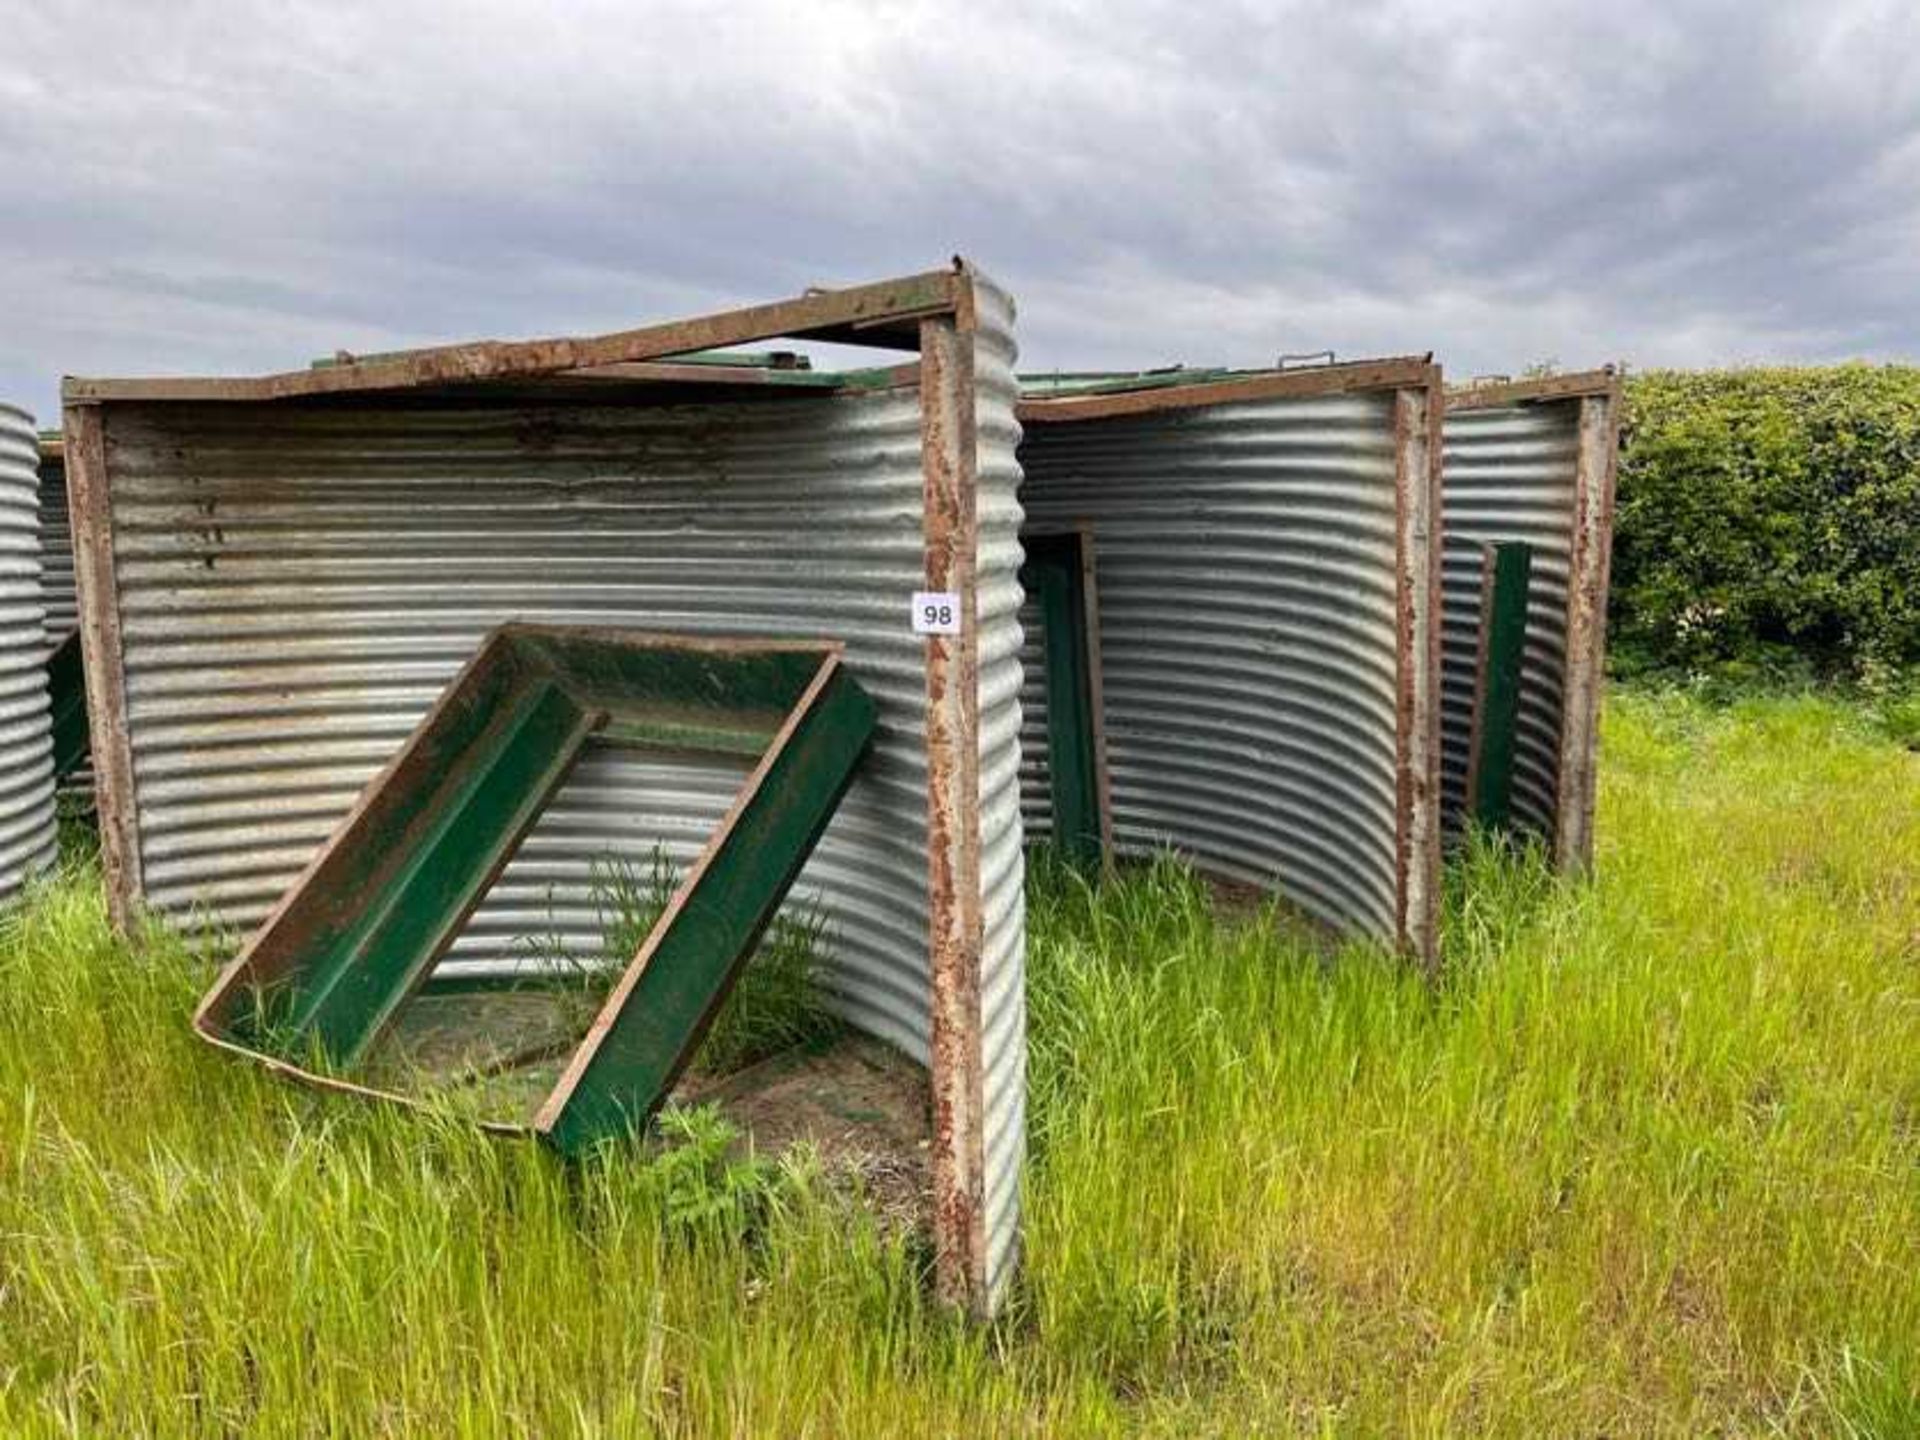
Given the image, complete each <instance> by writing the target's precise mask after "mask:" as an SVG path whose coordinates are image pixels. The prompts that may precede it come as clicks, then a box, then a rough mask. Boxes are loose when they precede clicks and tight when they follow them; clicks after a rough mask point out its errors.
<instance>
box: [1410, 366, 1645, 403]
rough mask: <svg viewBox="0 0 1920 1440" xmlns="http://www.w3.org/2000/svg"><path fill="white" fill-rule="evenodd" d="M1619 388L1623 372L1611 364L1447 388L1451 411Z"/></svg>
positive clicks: (1568, 396) (1613, 390)
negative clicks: (1574, 370) (1588, 368)
mask: <svg viewBox="0 0 1920 1440" xmlns="http://www.w3.org/2000/svg"><path fill="white" fill-rule="evenodd" d="M1619 388H1620V374H1619V371H1618V370H1616V369H1615V368H1614V367H1613V366H1611V365H1605V366H1602V367H1601V368H1600V369H1598V370H1581V371H1578V372H1576V373H1574V374H1570V375H1544V376H1541V377H1539V378H1538V379H1533V380H1501V381H1497V382H1494V383H1490V384H1472V383H1469V384H1466V385H1454V386H1451V387H1449V388H1448V390H1447V408H1448V409H1449V410H1479V409H1483V408H1487V407H1491V406H1499V405H1524V404H1529V403H1531V402H1533V401H1537V400H1573V399H1579V398H1581V397H1584V396H1588V395H1610V394H1613V393H1615V392H1617V391H1618V390H1619Z"/></svg>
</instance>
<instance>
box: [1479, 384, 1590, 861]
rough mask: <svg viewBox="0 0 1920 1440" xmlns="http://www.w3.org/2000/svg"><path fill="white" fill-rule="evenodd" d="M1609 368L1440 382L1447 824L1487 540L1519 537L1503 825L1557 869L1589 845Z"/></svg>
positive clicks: (1510, 541)
mask: <svg viewBox="0 0 1920 1440" xmlns="http://www.w3.org/2000/svg"><path fill="white" fill-rule="evenodd" d="M1619 433H1620V377H1619V375H1618V373H1617V372H1616V371H1614V370H1612V369H1604V370H1593V371H1587V372H1584V373H1581V374H1573V375H1558V376H1552V377H1548V378H1545V379H1538V380H1523V381H1516V382H1510V383H1507V382H1503V383H1497V384H1486V385H1475V386H1468V387H1464V388H1460V389H1455V390H1452V391H1449V392H1448V395H1447V402H1446V422H1445V427H1444V447H1443V448H1444V464H1443V469H1442V481H1441V484H1442V510H1443V514H1444V517H1445V518H1444V530H1445V544H1446V554H1445V563H1444V584H1445V593H1446V598H1445V616H1446V619H1445V641H1444V654H1445V661H1444V678H1443V702H1442V712H1443V716H1444V720H1443V725H1442V734H1443V757H1444V759H1443V766H1444V769H1443V787H1444V788H1443V796H1444V809H1443V817H1444V823H1445V824H1446V826H1447V828H1448V829H1449V830H1450V831H1457V830H1458V829H1459V828H1460V827H1461V826H1462V825H1463V824H1464V823H1465V819H1466V816H1467V814H1468V812H1469V810H1471V809H1473V808H1474V802H1475V800H1476V796H1475V794H1473V793H1471V792H1473V791H1475V790H1477V789H1478V788H1479V787H1478V785H1477V783H1476V782H1477V779H1478V777H1477V775H1476V774H1475V771H1476V764H1475V756H1476V752H1477V747H1478V742H1479V738H1480V736H1481V733H1482V726H1481V724H1480V721H1481V718H1482V717H1481V715H1480V713H1479V697H1480V695H1481V690H1482V684H1481V671H1482V665H1483V660H1484V658H1485V657H1484V654H1483V648H1484V642H1485V635H1486V625H1485V623H1484V615H1483V612H1484V610H1485V602H1486V599H1487V598H1488V597H1487V592H1488V587H1489V584H1490V581H1491V577H1492V572H1491V568H1490V566H1491V560H1492V555H1493V551H1494V548H1495V547H1498V546H1510V547H1511V546H1524V547H1526V552H1527V557H1528V562H1529V563H1528V579H1527V581H1526V600H1525V605H1524V634H1523V635H1522V637H1521V646H1520V652H1519V663H1518V671H1517V677H1516V678H1517V695H1515V696H1514V697H1513V701H1514V704H1515V711H1514V713H1513V715H1512V717H1511V723H1510V725H1508V726H1506V727H1505V728H1507V729H1510V731H1511V740H1510V743H1509V745H1508V746H1507V753H1508V755H1509V756H1510V759H1509V760H1508V764H1509V765H1510V771H1511V792H1510V799H1509V800H1507V801H1506V803H1505V804H1503V806H1502V808H1503V810H1504V811H1505V812H1506V815H1507V818H1508V823H1510V824H1511V825H1512V827H1513V828H1515V829H1516V830H1518V831H1519V832H1520V833H1523V834H1526V835H1531V836H1534V837H1536V838H1538V839H1539V840H1540V841H1541V842H1542V843H1543V844H1545V845H1546V847H1547V848H1548V851H1549V853H1550V854H1551V855H1552V857H1553V858H1554V860H1555V862H1556V863H1557V864H1558V865H1560V866H1561V867H1562V868H1565V869H1571V870H1579V869H1584V868H1585V867H1586V866H1587V865H1588V864H1589V863H1590V861H1591V859H1592V852H1593V813H1594V768H1595V760H1596V748H1597V736H1598V726H1599V709H1600V693H1601V688H1602V683H1603V679H1604V675H1605V654H1606V620H1607V568H1608V559H1609V556H1610V554H1611V550H1612V542H1613V497H1614V477H1615V470H1616V466H1617V461H1618V452H1619Z"/></svg>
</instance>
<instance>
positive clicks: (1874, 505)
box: [1612, 364, 1920, 683]
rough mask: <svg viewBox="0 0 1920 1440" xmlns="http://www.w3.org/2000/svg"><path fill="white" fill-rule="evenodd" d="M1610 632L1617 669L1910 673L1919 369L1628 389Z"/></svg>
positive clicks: (1777, 374)
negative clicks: (1901, 669)
mask: <svg viewBox="0 0 1920 1440" xmlns="http://www.w3.org/2000/svg"><path fill="white" fill-rule="evenodd" d="M1612 623H1613V648H1614V653H1615V655H1616V657H1617V661H1618V663H1619V666H1620V668H1622V669H1624V670H1627V671H1633V670H1644V669H1650V668H1652V669H1668V670H1673V669H1678V670H1688V671H1696V672H1698V671H1714V672H1718V673H1721V674H1729V673H1730V674H1732V675H1734V676H1736V677H1737V676H1741V675H1751V676H1756V677H1757V676H1761V675H1767V674H1773V673H1777V672H1780V671H1783V670H1785V671H1792V670H1800V671H1803V672H1804V671H1808V670H1810V671H1812V672H1814V673H1816V674H1819V675H1845V676H1849V677H1852V678H1857V679H1863V680H1867V681H1869V682H1870V683H1871V682H1874V681H1875V680H1876V679H1878V680H1880V681H1882V682H1884V680H1885V679H1886V677H1887V674H1888V672H1889V671H1896V670H1898V669H1900V668H1902V667H1907V666H1912V665H1915V664H1916V663H1920V368H1915V367H1909V366H1869V365H1858V364H1856V365H1840V366H1829V367H1822V368H1804V369H1754V370H1722V371H1671V370H1660V371H1649V372H1647V373H1646V374H1644V375H1640V376H1637V377H1635V378H1633V379H1632V380H1631V381H1629V383H1628V387H1627V408H1626V431H1625V433H1624V435H1623V437H1622V452H1621V464H1620V498H1619V513H1618V517H1617V528H1616V532H1615V542H1614V566H1613V610H1612Z"/></svg>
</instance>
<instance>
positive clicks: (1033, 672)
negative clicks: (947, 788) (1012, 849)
mask: <svg viewBox="0 0 1920 1440" xmlns="http://www.w3.org/2000/svg"><path fill="white" fill-rule="evenodd" d="M1094 423H1098V422H1094ZM1020 630H1021V634H1022V637H1023V644H1022V647H1021V651H1020V663H1021V666H1022V669H1023V678H1022V684H1021V689H1020V810H1021V814H1022V815H1023V816H1024V817H1025V821H1026V836H1027V839H1028V841H1030V842H1032V841H1046V840H1050V839H1052V838H1053V791H1052V790H1051V789H1050V788H1049V787H1050V783H1051V782H1050V777H1051V774H1052V771H1051V769H1050V768H1049V766H1048V764H1047V757H1048V754H1049V752H1050V750H1051V749H1052V745H1053V738H1052V736H1050V735H1049V734H1048V733H1047V634H1046V629H1045V627H1044V624H1043V621H1042V617H1041V614H1040V602H1039V601H1038V600H1036V599H1034V598H1033V597H1032V596H1023V597H1022V598H1021V603H1020Z"/></svg>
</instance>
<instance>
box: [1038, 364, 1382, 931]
mask: <svg viewBox="0 0 1920 1440" xmlns="http://www.w3.org/2000/svg"><path fill="white" fill-rule="evenodd" d="M1020 458H1021V464H1022V467H1023V468H1024V470H1025V472H1026V479H1025V482H1024V484H1023V488H1022V490H1021V498H1022V500H1023V502H1024V503H1025V506H1026V510H1027V514H1028V518H1029V521H1030V523H1031V524H1033V525H1034V526H1035V528H1036V529H1038V528H1041V527H1046V528H1066V527H1069V526H1072V525H1075V524H1080V523H1087V524H1090V525H1091V527H1092V530H1093V533H1094V543H1095V562H1094V563H1095V574H1096V583H1097V585H1098V590H1099V623H1100V653H1101V670H1102V677H1103V684H1104V692H1105V693H1104V699H1105V715H1106V737H1107V764H1108V772H1109V778H1110V783H1111V788H1112V805H1113V822H1114V839H1115V844H1116V846H1117V848H1119V849H1120V850H1121V851H1123V852H1129V853H1134V854H1139V853H1143V852H1147V851H1151V850H1154V849H1157V848H1162V847H1166V846H1171V847H1173V848H1176V849H1178V850H1180V851H1182V852H1184V853H1185V854H1187V855H1189V856H1191V857H1192V858H1193V859H1194V860H1195V861H1196V862H1198V863H1199V864H1200V865H1201V866H1202V867H1203V868H1205V869H1208V870H1210V871H1213V872H1215V873H1218V874H1220V875H1224V876H1227V877H1229V878H1233V879H1237V880H1242V881H1247V882H1250V883H1253V884H1256V885H1261V886H1265V887H1269V888H1274V889H1277V890H1278V891H1279V892H1280V893H1281V894H1283V895H1284V896H1286V897H1287V898H1288V899H1290V900H1292V901H1294V902H1295V903H1297V904H1299V905H1300V906H1301V907H1303V908H1304V909H1305V910H1307V911H1309V912H1310V913H1312V914H1314V915H1316V916H1318V917H1319V918H1320V919H1322V920H1324V921H1326V922H1328V923H1329V924H1332V925H1334V926H1336V927H1338V928H1340V929H1343V930H1347V931H1352V932H1356V933H1360V934H1365V935H1369V936H1374V937H1377V938H1379V939H1380V940H1382V941H1385V942H1386V943H1389V944H1391V943H1392V942H1393V940H1394V937H1395V915H1394V890H1395V878H1394V877H1395V854H1394V847H1395V813H1396V807H1395V755H1396V733H1397V720H1396V709H1395V694H1396V690H1395V685H1396V677H1397V674H1398V662H1397V654H1398V649H1397V644H1396V633H1397V630H1396V611H1395V596H1396V593H1397V592H1396V579H1395V574H1396V572H1395V516H1396V489H1395V458H1396V452H1395V443H1394V398H1393V394H1392V393H1391V392H1389V391H1378V392H1362V393H1356V394H1347V395H1332V396H1316V397H1295V398H1280V399H1269V400H1257V401H1245V402H1238V403H1232V404H1224V405H1214V406H1208V407H1204V408H1196V409H1186V410H1173V411H1166V412H1162V413H1159V414H1153V415H1142V416H1129V417H1124V418H1110V419H1101V420H1080V421H1071V422H1061V423H1054V424H1040V423H1030V424H1029V425H1028V428H1027V434H1026V438H1025V441H1024V442H1023V444H1022V446H1021V451H1020ZM1040 683H1041V677H1040V673H1039V672H1038V671H1037V670H1036V671H1034V672H1032V673H1030V674H1029V676H1028V699H1029V703H1032V702H1034V701H1037V700H1039V699H1041V698H1042V697H1041V696H1039V695H1038V693H1037V687H1038V686H1039V685H1040ZM1028 793H1029V803H1030V806H1031V805H1032V804H1033V803H1034V797H1036V796H1037V797H1038V799H1039V802H1040V805H1041V807H1042V809H1040V810H1035V809H1031V808H1030V810H1029V823H1033V822H1035V821H1037V820H1038V819H1039V818H1040V815H1041V814H1042V813H1043V811H1044V796H1045V792H1044V780H1043V778H1041V777H1037V776H1036V777H1033V779H1032V781H1031V783H1030V787H1029V792H1028Z"/></svg>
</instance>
